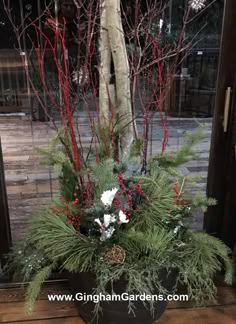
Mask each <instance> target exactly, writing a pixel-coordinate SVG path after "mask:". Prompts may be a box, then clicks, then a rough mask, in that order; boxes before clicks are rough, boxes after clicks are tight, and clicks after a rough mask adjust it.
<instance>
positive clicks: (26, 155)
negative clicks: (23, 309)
mask: <svg viewBox="0 0 236 324" xmlns="http://www.w3.org/2000/svg"><path fill="white" fill-rule="evenodd" d="M78 124H79V125H80V133H81V138H82V141H83V142H84V143H87V145H88V144H89V143H90V140H91V134H90V131H89V127H88V122H87V120H86V119H85V117H84V116H83V115H82V116H79V117H78ZM211 124H212V120H211V119H210V118H209V119H207V118H204V119H179V118H170V119H169V120H168V129H169V142H168V146H167V151H168V152H174V151H176V150H178V148H179V147H180V145H181V143H183V137H184V134H185V133H186V131H189V130H193V129H194V128H196V127H198V126H199V125H204V126H205V129H206V138H205V139H204V141H202V143H201V144H200V145H197V146H196V148H195V149H196V151H197V152H198V153H199V160H198V161H190V162H188V163H186V164H185V165H184V166H183V167H182V168H183V170H184V172H186V173H191V174H192V175H194V174H196V175H201V176H202V180H201V181H200V182H199V183H198V184H197V186H196V188H195V189H194V190H198V189H201V190H205V187H206V178H207V168H208V156H209V147H210V135H211ZM138 129H139V131H140V132H141V130H142V121H141V120H138ZM52 133H53V132H52V130H51V129H50V127H49V126H48V125H47V124H46V123H41V122H31V121H29V120H27V119H26V118H20V117H18V118H16V117H0V135H1V139H2V147H3V155H4V163H5V174H6V183H7V192H8V203H9V210H10V219H11V228H12V235H13V240H14V241H15V240H17V239H18V238H19V237H20V236H21V234H22V232H23V231H24V228H25V223H26V221H27V220H28V219H29V218H30V217H31V215H32V212H33V210H34V209H35V207H38V206H41V205H44V204H46V203H47V201H48V199H49V198H50V197H51V196H52V195H53V194H56V193H57V189H58V186H57V179H56V175H55V174H53V173H52V172H51V171H50V170H48V169H47V168H44V167H42V166H39V164H38V160H37V157H36V154H35V152H34V151H33V147H34V146H40V145H46V146H47V145H48V143H49V142H50V138H51V137H52ZM151 134H152V141H151V143H150V146H149V150H150V151H149V154H151V155H154V154H156V153H157V152H160V150H161V140H162V137H163V132H162V127H161V123H160V120H159V119H158V118H155V119H154V120H153V124H152V127H151ZM193 227H194V228H201V227H202V213H201V212H197V213H196V215H195V218H194V222H193Z"/></svg>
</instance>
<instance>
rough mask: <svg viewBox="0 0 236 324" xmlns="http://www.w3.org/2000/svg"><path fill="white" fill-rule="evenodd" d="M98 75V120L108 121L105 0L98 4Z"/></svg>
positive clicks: (108, 78)
mask: <svg viewBox="0 0 236 324" xmlns="http://www.w3.org/2000/svg"><path fill="white" fill-rule="evenodd" d="M100 17H101V18H100V60H101V61H100V70H99V73H100V76H99V116H100V122H105V123H106V122H108V121H109V103H110V91H109V82H110V75H111V71H110V69H111V50H110V44H109V36H108V30H107V15H106V6H105V0H101V4H100Z"/></svg>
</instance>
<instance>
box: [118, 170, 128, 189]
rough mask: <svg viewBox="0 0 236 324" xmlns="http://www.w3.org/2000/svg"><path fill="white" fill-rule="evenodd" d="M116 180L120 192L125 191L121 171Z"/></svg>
mask: <svg viewBox="0 0 236 324" xmlns="http://www.w3.org/2000/svg"><path fill="white" fill-rule="evenodd" d="M117 180H118V183H119V185H120V188H121V189H122V190H125V189H126V188H125V184H124V177H123V174H122V172H121V171H119V172H118V178H117Z"/></svg>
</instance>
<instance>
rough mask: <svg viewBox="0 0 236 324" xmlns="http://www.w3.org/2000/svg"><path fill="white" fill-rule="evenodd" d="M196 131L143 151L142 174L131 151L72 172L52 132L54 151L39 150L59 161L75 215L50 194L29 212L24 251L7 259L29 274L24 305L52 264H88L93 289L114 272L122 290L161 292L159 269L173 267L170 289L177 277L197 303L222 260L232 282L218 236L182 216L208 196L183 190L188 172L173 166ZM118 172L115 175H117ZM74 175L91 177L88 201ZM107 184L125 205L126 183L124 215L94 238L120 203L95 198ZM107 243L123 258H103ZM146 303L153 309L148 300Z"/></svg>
mask: <svg viewBox="0 0 236 324" xmlns="http://www.w3.org/2000/svg"><path fill="white" fill-rule="evenodd" d="M201 136H202V131H196V132H195V133H194V134H188V136H187V138H186V144H185V145H184V147H183V148H182V149H181V150H180V151H179V153H177V154H175V155H168V154H167V155H163V156H158V157H156V158H153V159H151V161H149V163H148V166H147V173H146V174H141V166H140V161H139V159H138V158H132V159H130V160H129V161H122V163H117V162H115V161H114V160H113V159H104V160H103V161H102V162H101V163H99V164H98V165H91V167H90V168H89V170H82V171H81V172H80V174H75V173H74V171H73V167H72V165H71V163H70V161H69V159H68V158H67V156H66V154H65V155H64V157H63V156H62V155H60V154H57V152H56V151H57V146H56V144H55V143H56V140H55V142H54V144H53V146H52V151H53V152H54V153H53V152H50V154H49V155H48V154H46V156H48V160H49V161H50V163H51V165H57V166H60V167H56V168H57V169H58V170H59V171H60V181H61V193H62V195H63V198H64V199H65V203H66V205H67V207H68V208H69V209H70V210H71V213H72V216H78V215H80V217H81V219H80V226H79V227H76V226H74V224H73V223H72V222H69V221H68V216H67V214H66V213H65V206H64V205H63V200H62V199H54V200H53V201H52V205H53V208H51V209H49V208H48V209H43V210H41V211H39V212H38V213H37V214H36V215H35V217H34V218H33V219H32V221H31V224H30V226H29V228H28V231H27V236H26V241H25V245H26V246H25V247H24V251H27V253H26V252H24V253H23V255H22V254H21V255H19V254H17V252H16V253H15V257H14V256H13V258H14V260H15V264H17V265H19V267H17V266H16V268H17V269H19V268H21V271H22V273H23V275H24V278H25V279H26V278H27V280H29V279H30V280H31V283H30V285H29V287H28V290H27V296H26V301H27V303H26V307H27V310H28V311H32V307H33V303H34V302H35V300H36V298H37V296H38V294H39V291H40V287H41V284H42V283H43V281H44V280H45V279H46V278H47V277H48V276H49V275H50V273H51V271H52V270H53V269H55V267H59V268H60V269H66V270H67V271H70V272H82V271H90V272H94V273H95V274H96V277H97V287H95V291H94V293H95V294H96V293H100V292H101V293H104V294H105V293H109V292H111V290H112V287H113V284H114V283H115V281H117V280H119V279H122V280H123V279H125V280H126V282H127V287H126V292H127V293H128V294H143V293H147V294H151V293H156V291H158V292H159V293H160V294H165V293H167V289H166V287H165V285H164V284H163V282H162V280H161V273H162V272H163V271H167V273H168V274H173V273H175V277H176V280H175V282H176V285H174V287H172V288H173V289H172V290H171V292H172V293H173V291H174V290H175V289H176V287H177V285H178V284H183V285H184V286H185V287H186V288H187V290H188V294H189V297H190V298H191V299H192V300H194V301H195V302H196V303H197V304H203V303H205V302H208V301H214V300H215V294H216V287H215V285H214V281H213V279H214V275H215V274H216V273H217V272H218V271H220V270H221V269H222V265H223V267H224V270H225V282H226V283H229V284H230V283H231V282H232V276H233V269H232V264H231V261H230V258H229V254H230V251H229V249H228V248H227V247H226V246H225V245H224V244H223V243H222V242H221V241H220V240H218V239H216V238H214V237H211V236H209V235H207V234H205V233H197V232H193V231H191V230H190V229H189V228H188V226H187V225H186V220H188V219H189V217H190V216H191V213H192V209H193V208H199V207H201V208H203V210H205V209H206V208H207V206H209V205H214V204H215V203H216V202H215V200H214V199H209V198H207V197H206V195H205V194H203V193H199V192H198V193H196V194H195V195H194V196H192V195H190V194H189V193H188V191H190V190H189V189H188V188H189V186H190V185H192V183H194V181H195V180H196V179H194V178H193V177H188V176H185V175H183V174H182V172H180V170H178V169H176V166H177V165H179V164H180V163H183V162H186V161H188V159H190V158H193V157H195V153H194V150H193V147H192V146H193V144H196V143H197V142H198V141H199V139H200V138H201ZM63 154H64V153H63ZM121 174H122V176H121V178H122V182H121V183H120V182H118V180H117V176H118V175H119V177H120V175H121ZM79 177H83V179H84V180H87V179H91V181H92V188H93V189H92V190H93V191H92V194H91V195H92V201H89V204H88V205H86V201H83V195H84V194H85V195H86V190H85V189H84V187H81V188H80V184H79V182H78V178H79ZM119 181H121V180H120V178H119ZM137 185H138V186H137ZM136 186H137V187H136ZM113 188H117V189H118V191H119V192H118V193H119V195H118V197H120V198H119V199H120V202H121V204H122V206H123V207H125V208H126V209H128V208H129V205H128V200H127V197H128V196H129V190H131V192H132V208H131V209H130V212H131V214H130V221H129V222H128V223H125V222H124V221H123V222H121V221H120V219H119V221H118V222H117V223H114V221H113V223H112V226H113V230H114V233H112V235H111V236H110V237H106V239H105V240H102V239H100V238H102V235H101V233H102V232H103V231H104V225H105V220H104V215H105V214H106V215H107V214H108V216H109V215H110V216H111V215H112V216H113V217H114V215H115V216H116V214H118V215H119V212H120V211H121V209H119V210H118V209H117V208H120V207H116V206H115V205H114V206H113V205H112V204H111V205H108V206H107V205H103V204H102V202H101V195H102V194H103V193H104V191H106V190H111V189H113ZM137 188H139V189H137ZM75 190H76V195H75V197H77V193H79V195H78V197H79V203H78V204H77V205H76V206H74V205H73V199H74V193H75ZM82 190H83V191H82ZM81 192H82V194H81ZM106 194H107V193H106ZM108 194H109V192H108ZM90 198H91V197H90ZM112 199H113V200H114V198H112ZM95 219H99V221H101V223H102V222H103V221H104V224H103V226H101V227H100V225H99V224H98V223H99V222H98V223H97V222H95ZM125 221H126V220H125ZM109 226H110V225H107V226H105V228H106V229H107V228H108V227H109ZM114 245H115V246H119V247H120V248H121V249H122V250H123V251H124V256H125V257H124V260H123V262H121V263H115V264H113V265H112V264H111V263H109V262H108V260H107V259H106V252H107V251H108V250H109V249H111V248H112V247H113V246H114ZM34 251H36V252H37V253H35V256H37V255H43V256H44V258H43V262H41V264H40V263H39V262H37V261H36V260H35V258H32V255H31V254H33V253H34ZM28 253H29V254H30V255H31V257H30V258H29V260H30V263H31V264H33V269H31V270H32V271H30V272H27V267H25V266H24V260H25V255H28ZM13 255H14V253H13ZM21 257H22V259H21V261H19V259H20V258H21ZM27 258H28V256H27ZM13 263H14V262H13ZM146 306H147V307H148V306H149V308H150V311H151V312H153V309H154V303H153V302H150V303H149V304H147V305H146ZM99 310H100V304H99V303H98V304H96V306H95V313H96V315H98V312H99ZM129 310H130V311H131V312H134V311H135V309H134V305H133V304H132V302H130V303H129Z"/></svg>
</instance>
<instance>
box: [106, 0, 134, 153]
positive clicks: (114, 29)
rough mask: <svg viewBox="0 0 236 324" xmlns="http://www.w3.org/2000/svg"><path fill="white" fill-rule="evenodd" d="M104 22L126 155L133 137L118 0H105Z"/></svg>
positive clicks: (124, 47)
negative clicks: (113, 69) (111, 59)
mask: <svg viewBox="0 0 236 324" xmlns="http://www.w3.org/2000/svg"><path fill="white" fill-rule="evenodd" d="M105 5H106V19H107V21H106V23H107V29H108V35H109V42H110V48H111V53H112V58H113V62H114V67H115V80H116V109H117V114H118V118H119V127H120V129H121V134H120V148H121V157H122V158H125V157H128V156H129V154H130V148H131V145H132V142H133V139H134V132H133V122H132V108H131V92H130V71H129V62H128V56H127V51H126V46H125V38H124V31H123V26H122V21H121V12H120V0H105Z"/></svg>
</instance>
